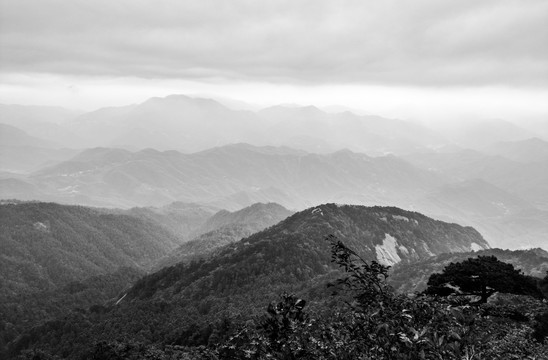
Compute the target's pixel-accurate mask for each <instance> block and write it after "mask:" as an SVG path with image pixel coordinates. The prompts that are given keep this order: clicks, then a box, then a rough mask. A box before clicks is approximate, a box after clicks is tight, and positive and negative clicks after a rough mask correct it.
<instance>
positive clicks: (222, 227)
mask: <svg viewBox="0 0 548 360" xmlns="http://www.w3.org/2000/svg"><path fill="white" fill-rule="evenodd" d="M291 214H293V212H291V211H289V210H287V209H286V208H284V207H283V206H281V205H278V204H275V203H268V204H262V203H257V204H253V205H251V206H248V207H246V208H243V209H241V210H238V211H234V212H230V211H227V210H221V211H219V212H217V213H216V214H215V215H213V216H211V217H210V218H209V219H208V220H207V221H206V222H205V223H204V224H203V225H202V226H200V227H199V228H198V229H196V230H195V231H194V232H193V233H195V234H201V235H198V236H197V237H195V238H194V239H192V240H190V241H188V242H186V243H184V244H183V245H181V246H179V247H178V248H177V249H175V250H173V251H172V252H171V253H170V254H169V255H167V256H166V257H165V258H163V259H161V260H160V261H159V263H158V265H157V266H156V268H157V269H159V268H161V267H164V266H169V265H175V264H177V263H179V262H188V261H190V260H191V259H197V258H199V257H202V256H206V255H208V254H210V253H211V252H212V251H214V250H215V249H217V248H219V247H221V246H224V245H228V244H230V243H233V242H236V241H238V240H241V239H243V238H245V237H248V236H250V235H252V234H254V233H256V232H259V231H261V230H264V229H265V228H267V227H269V226H272V225H275V224H277V223H278V222H280V221H282V220H283V219H285V218H286V217H288V216H289V215H291Z"/></svg>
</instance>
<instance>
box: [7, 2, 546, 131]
mask: <svg viewBox="0 0 548 360" xmlns="http://www.w3.org/2000/svg"><path fill="white" fill-rule="evenodd" d="M177 93H179V94H191V95H192V94H210V95H212V96H221V97H228V98H234V99H238V100H243V101H248V102H251V103H256V104H260V105H262V106H268V105H273V104H278V103H300V104H303V105H308V104H314V105H318V106H326V105H332V104H339V105H344V106H348V107H351V108H356V109H360V110H363V111H365V112H369V113H376V114H380V115H385V116H392V117H400V118H424V119H430V120H436V121H438V120H439V119H444V118H459V117H466V116H469V117H489V118H510V119H516V118H517V119H519V118H520V117H523V118H535V117H537V118H538V117H544V118H546V117H548V101H547V100H546V99H548V1H546V0H482V1H478V0H458V1H449V0H447V1H446V0H414V1H407V0H400V1H395V0H383V1H378V0H374V1H371V0H338V1H329V0H302V1H295V0H287V1H286V0H279V1H277V0H264V1H256V0H232V1H222V0H217V1H213V0H200V1H189V0H148V1H145V0H93V1H92V0H70V1H64V0H0V103H4V104H6V103H7V104H37V105H55V106H64V107H69V108H76V109H82V110H93V109H96V108H99V107H103V106H116V105H126V104H131V103H137V102H141V101H144V100H146V99H147V98H150V97H153V96H167V95H169V94H177Z"/></svg>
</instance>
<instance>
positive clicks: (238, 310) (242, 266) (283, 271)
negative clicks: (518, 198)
mask: <svg viewBox="0 0 548 360" xmlns="http://www.w3.org/2000/svg"><path fill="white" fill-rule="evenodd" d="M329 234H334V235H336V236H338V237H340V238H341V239H344V241H346V242H348V243H349V244H352V246H354V247H355V248H356V251H357V252H358V253H359V254H360V255H361V256H363V257H364V258H365V259H369V260H378V261H381V262H383V263H386V264H393V263H395V262H407V261H411V260H413V259H421V258H426V257H429V256H430V255H431V254H439V253H441V252H447V251H469V250H470V249H471V248H472V247H487V246H488V245H487V243H486V242H485V241H484V240H483V238H482V237H481V235H479V234H478V233H477V232H476V231H475V230H474V229H472V228H465V227H462V226H459V225H456V224H447V223H443V222H440V221H436V220H433V219H430V218H428V217H426V216H424V215H421V214H418V213H414V212H408V211H404V210H401V209H397V208H385V207H372V208H368V207H364V206H341V205H335V204H327V205H321V206H318V207H315V208H311V209H307V210H305V211H302V212H299V213H296V214H294V215H292V216H290V217H289V218H287V219H286V220H284V221H282V222H280V223H279V224H277V225H275V226H272V227H270V228H268V229H266V230H264V231H262V232H259V233H256V234H254V235H251V236H250V237H248V238H245V239H243V240H241V241H239V242H236V243H233V244H229V245H227V246H225V247H223V248H220V249H219V251H218V252H217V253H216V254H215V256H213V257H211V258H209V259H207V260H201V261H197V262H191V263H188V264H185V263H181V264H178V265H175V266H172V267H168V268H164V269H162V270H160V271H158V272H156V273H153V274H150V275H147V276H145V277H143V278H142V279H141V280H139V281H138V282H137V283H136V284H135V286H134V287H132V288H131V289H130V290H129V291H128V292H127V294H124V295H123V296H122V297H121V298H120V302H119V304H118V305H116V306H111V307H109V308H108V311H107V312H105V313H96V312H91V311H86V312H80V313H71V314H70V315H69V316H67V317H64V318H62V319H57V320H56V321H55V322H50V323H46V324H43V325H41V326H39V327H36V328H34V329H33V330H32V331H30V332H29V333H28V334H27V335H28V336H27V337H25V339H27V340H25V342H21V341H16V342H13V343H12V344H11V345H10V349H11V351H19V350H21V349H24V348H27V347H31V346H38V347H42V348H44V349H47V351H49V352H51V353H56V354H64V356H73V357H77V356H79V355H78V354H83V353H85V352H86V351H89V346H90V341H89V339H93V340H94V341H103V340H104V341H111V340H116V339H127V338H130V339H134V340H135V341H142V342H144V343H161V344H175V345H177V344H179V345H200V344H203V345H205V344H208V343H210V342H211V343H214V342H217V341H219V340H220V339H221V338H223V337H225V336H227V334H229V333H230V331H231V329H233V326H235V325H233V324H237V323H240V322H243V321H245V320H248V319H250V318H251V317H252V316H253V315H257V314H260V313H262V310H263V309H264V308H265V307H266V306H267V304H268V302H269V301H271V300H272V299H275V298H277V297H278V296H279V294H280V293H282V292H283V291H291V292H295V293H298V294H300V295H301V296H303V297H305V298H307V299H310V300H311V301H313V304H317V305H313V307H314V306H320V304H323V303H325V302H326V301H327V302H329V301H330V300H329V294H330V293H331V292H332V291H331V290H329V289H328V288H327V287H326V283H327V282H328V281H332V280H334V279H335V277H337V276H338V275H339V274H340V272H339V270H338V269H337V267H336V266H335V265H334V264H333V263H332V262H331V254H330V246H331V244H330V242H329V241H328V240H326V236H327V235H329ZM311 306H312V304H311ZM67 328H70V329H72V330H71V331H70V332H68V333H67V331H66V329H67ZM46 334H48V335H46ZM51 338H57V339H63V341H61V342H56V343H52V342H51V341H50V340H49V339H51Z"/></svg>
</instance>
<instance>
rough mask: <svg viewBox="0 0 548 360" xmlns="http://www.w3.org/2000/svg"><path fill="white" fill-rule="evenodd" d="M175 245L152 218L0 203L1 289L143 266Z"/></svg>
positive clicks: (38, 286) (20, 289)
mask: <svg viewBox="0 0 548 360" xmlns="http://www.w3.org/2000/svg"><path fill="white" fill-rule="evenodd" d="M178 244H179V240H178V239H177V237H176V236H175V235H174V234H172V233H171V232H170V231H168V230H167V229H164V228H163V227H161V226H159V225H158V224H157V223H155V222H153V221H150V220H148V221H147V220H145V219H139V218H136V217H133V216H129V215H125V214H113V213H111V212H109V211H107V210H101V209H92V208H86V207H81V206H65V205H58V204H53V203H35V202H30V203H7V204H2V205H0V248H1V249H2V252H1V254H0V259H1V261H0V275H1V277H0V286H1V288H2V292H3V293H5V294H22V293H27V292H31V291H37V290H47V289H54V288H56V287H59V286H63V285H66V284H68V283H69V282H71V281H80V280H83V279H86V278H88V277H90V276H94V275H100V274H107V273H111V272H114V271H116V270H117V269H119V268H121V267H134V268H138V269H148V268H149V267H150V266H152V265H153V264H154V262H155V261H156V260H157V259H159V258H160V257H161V256H163V255H165V254H166V253H167V252H168V251H169V250H171V249H173V248H175V247H176V246H177V245H178Z"/></svg>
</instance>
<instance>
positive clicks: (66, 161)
mask: <svg viewBox="0 0 548 360" xmlns="http://www.w3.org/2000/svg"><path fill="white" fill-rule="evenodd" d="M222 102H223V101H221V102H219V101H215V100H213V99H206V98H193V97H189V96H184V95H173V96H168V97H165V98H152V99H149V100H147V101H145V102H143V103H140V104H134V105H129V106H122V107H112V108H103V109H99V110H97V111H92V112H76V111H70V110H66V109H60V108H48V107H33V106H19V105H1V106H0V123H3V124H5V125H3V127H2V129H5V131H4V130H3V131H2V133H3V134H6V135H4V137H3V138H2V139H3V140H2V144H1V145H0V198H4V199H10V198H13V199H20V200H40V201H53V202H59V203H65V204H77V205H89V206H100V207H109V208H115V207H119V208H125V209H128V208H131V207H149V206H154V207H158V208H161V207H163V206H165V205H167V204H169V203H172V202H176V201H179V202H183V203H196V204H197V205H199V206H205V207H210V208H214V209H216V210H215V211H217V210H219V209H226V210H228V211H237V210H240V209H242V208H244V207H246V206H250V205H251V204H253V203H257V202H263V203H268V202H276V203H278V204H281V205H282V206H284V207H286V208H288V209H291V210H296V211H298V210H302V209H305V208H307V207H310V206H314V205H316V204H319V203H326V202H336V203H347V204H362V205H368V206H371V205H386V206H390V205H393V206H398V207H401V208H405V209H409V210H417V211H420V212H422V213H424V214H427V215H430V216H433V217H436V218H440V219H444V220H446V221H451V222H458V223H462V224H465V225H473V226H474V227H475V228H477V229H478V230H479V231H480V232H481V233H482V234H483V235H484V236H485V238H486V239H487V240H488V241H489V242H491V243H492V245H493V246H502V247H509V248H522V247H535V246H541V247H546V241H545V239H546V236H547V235H548V222H547V221H546V220H545V219H546V211H548V185H546V184H548V163H547V161H548V158H547V157H546V154H547V152H548V150H547V149H548V142H547V141H546V138H543V137H542V136H543V135H542V134H544V132H542V131H535V132H533V131H531V130H528V129H527V128H522V127H520V126H518V125H516V124H514V123H510V122H508V121H504V120H488V121H462V122H461V123H459V124H458V126H456V125H455V126H449V125H447V124H445V125H447V126H442V123H441V121H440V122H439V124H438V125H439V126H426V125H420V124H418V123H416V122H412V121H402V120H397V119H387V118H382V117H379V116H374V115H355V114H353V113H351V112H349V111H345V110H344V109H343V110H340V111H339V112H326V111H323V110H321V109H319V108H316V107H314V106H298V105H279V106H273V107H270V108H266V109H262V110H256V109H253V110H249V109H251V108H250V107H246V110H242V109H243V108H242V107H238V105H237V104H236V105H235V106H230V107H227V106H225V105H223V104H222ZM224 103H227V102H226V101H224ZM233 105H234V104H233ZM238 108H239V109H240V110H239V109H238ZM524 124H525V125H527V124H526V123H524ZM453 125H454V124H453ZM525 125H524V126H525ZM542 126H544V125H542V124H541V123H539V124H537V125H536V127H535V129H537V130H538V129H540V128H542ZM10 134H11V135H10ZM387 154H388V155H387Z"/></svg>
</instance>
